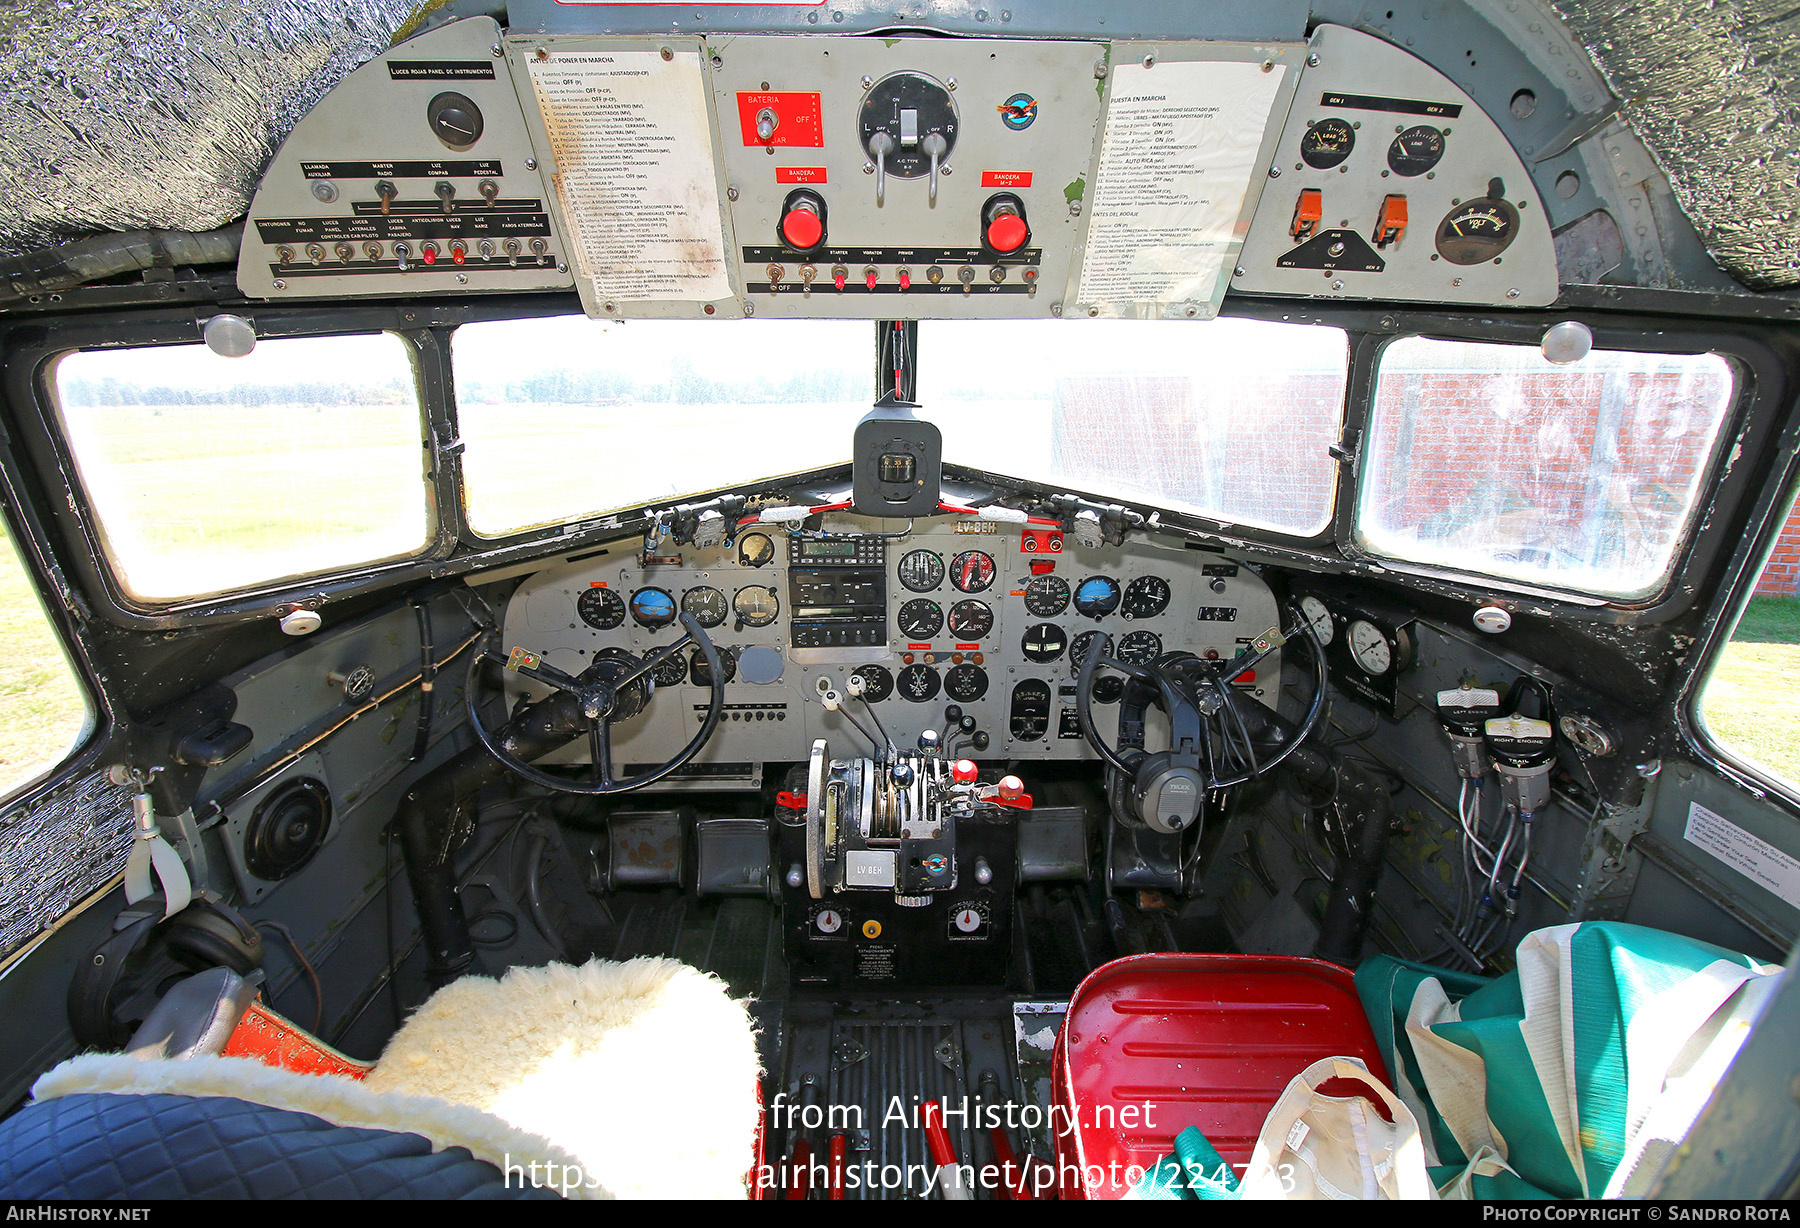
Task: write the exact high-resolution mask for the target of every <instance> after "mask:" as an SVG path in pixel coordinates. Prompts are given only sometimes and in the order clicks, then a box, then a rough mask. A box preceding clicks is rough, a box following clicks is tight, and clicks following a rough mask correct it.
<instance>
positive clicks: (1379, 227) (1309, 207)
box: [1288, 188, 1406, 248]
mask: <svg viewBox="0 0 1800 1228" xmlns="http://www.w3.org/2000/svg"><path fill="white" fill-rule="evenodd" d="M1324 216H1325V193H1324V190H1323V189H1321V188H1302V189H1301V190H1300V196H1299V198H1298V199H1297V200H1295V202H1294V217H1293V220H1292V221H1291V222H1289V223H1288V234H1289V235H1290V236H1292V237H1293V239H1294V241H1295V242H1296V243H1299V242H1303V241H1305V240H1307V239H1310V238H1312V237H1313V236H1314V235H1316V234H1318V233H1319V227H1320V225H1321V220H1322V219H1323V217H1324ZM1405 236H1406V197H1405V196H1403V195H1399V194H1394V195H1389V196H1385V197H1383V198H1382V201H1381V207H1380V208H1379V209H1377V210H1376V211H1375V229H1374V231H1373V232H1372V233H1371V234H1370V235H1369V239H1370V241H1371V242H1373V243H1374V244H1375V246H1376V247H1377V248H1385V247H1387V246H1388V245H1389V244H1391V243H1398V242H1399V241H1400V240H1401V239H1403V238H1404V237H1405Z"/></svg>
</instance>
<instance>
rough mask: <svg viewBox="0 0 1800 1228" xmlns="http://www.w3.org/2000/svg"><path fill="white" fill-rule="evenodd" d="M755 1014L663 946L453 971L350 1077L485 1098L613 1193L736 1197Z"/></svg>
mask: <svg viewBox="0 0 1800 1228" xmlns="http://www.w3.org/2000/svg"><path fill="white" fill-rule="evenodd" d="M759 1074H760V1069H759V1064H758V1059H757V1053H756V1035H755V1029H754V1027H753V1026H752V1024H751V1021H750V1016H749V1013H748V1012H747V1011H746V1010H745V1009H744V1007H743V1005H742V1004H741V1003H738V1002H734V1001H732V1000H731V997H730V995H729V994H728V993H727V992H726V988H725V986H724V984H723V983H722V982H720V981H719V980H717V979H716V978H714V977H712V976H709V975H707V974H705V973H703V972H700V971H698V970H696V969H694V968H690V967H688V966H687V965H686V964H683V963H681V962H679V961H677V960H673V959H656V958H646V959H634V960H629V961H627V962H624V963H610V962H604V961H598V960H596V961H594V962H592V963H588V964H584V965H582V966H581V967H579V968H576V967H570V966H569V965H567V964H551V965H550V966H549V967H546V968H514V969H511V970H510V971H508V972H507V973H506V974H505V975H504V976H502V977H501V978H500V979H499V980H497V981H496V980H492V979H490V978H487V977H474V976H470V977H463V978H462V979H461V980H458V981H456V982H454V983H452V984H450V985H448V986H446V987H444V988H443V989H440V990H439V991H438V992H437V993H435V994H433V995H432V996H431V998H430V999H429V1000H427V1001H426V1003H425V1004H424V1005H423V1006H421V1007H420V1008H419V1010H418V1012H417V1013H416V1014H414V1015H413V1017H412V1018H411V1019H409V1020H407V1021H406V1023H405V1025H404V1026H402V1027H401V1029H400V1030H399V1031H398V1032H396V1033H395V1034H394V1037H393V1039H392V1040H391V1041H390V1042H389V1043H388V1046H387V1049H386V1050H385V1051H384V1052H383V1053H382V1055H381V1060H380V1061H379V1062H377V1063H376V1066H375V1069H374V1070H373V1071H371V1072H370V1073H369V1076H368V1078H367V1080H366V1081H365V1086H367V1087H369V1088H370V1089H371V1090H374V1091H381V1092H398V1093H401V1094H403V1095H408V1096H428V1097H435V1098H436V1099H439V1100H445V1101H449V1102H450V1103H452V1104H460V1105H468V1106H470V1107H472V1108H477V1109H481V1110H484V1111H485V1112H488V1113H491V1114H493V1115H494V1116H496V1117H498V1118H500V1119H501V1120H502V1121H504V1122H506V1123H507V1124H509V1125H511V1126H513V1127H515V1128H517V1129H519V1130H523V1131H526V1132H528V1133H531V1134H535V1135H539V1136H541V1137H543V1138H545V1139H548V1140H551V1141H552V1142H553V1143H554V1144H555V1145H556V1146H557V1147H558V1148H560V1149H561V1150H563V1151H566V1152H568V1153H569V1154H570V1155H572V1156H574V1157H575V1159H576V1161H577V1162H579V1163H580V1164H581V1166H582V1169H583V1175H584V1176H585V1178H586V1179H587V1180H589V1181H592V1182H595V1183H597V1184H598V1186H599V1187H600V1188H603V1189H607V1190H610V1191H611V1192H612V1193H613V1194H614V1195H615V1196H616V1197H620V1198H743V1197H745V1194H746V1187H745V1178H746V1176H747V1174H748V1173H749V1170H750V1167H751V1164H752V1160H753V1156H754V1150H755V1139H756V1127H757V1121H758V1118H759V1115H760V1109H759V1108H758V1103H757V1099H758V1097H757V1079H758V1076H759Z"/></svg>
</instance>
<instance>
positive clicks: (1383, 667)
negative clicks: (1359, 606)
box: [1348, 618, 1394, 675]
mask: <svg viewBox="0 0 1800 1228" xmlns="http://www.w3.org/2000/svg"><path fill="white" fill-rule="evenodd" d="M1348 642H1349V645H1350V659H1351V660H1352V661H1355V662H1356V667H1357V668H1358V669H1360V670H1362V672H1363V673H1365V674H1370V675H1378V674H1385V673H1387V672H1388V671H1389V670H1390V669H1392V668H1394V650H1393V646H1392V645H1391V644H1389V643H1388V638H1387V636H1385V635H1383V634H1382V632H1381V628H1380V627H1377V626H1376V625H1375V624H1374V623H1372V622H1369V621H1368V620H1367V619H1363V618H1358V619H1356V620H1354V621H1353V622H1351V624H1350V628H1349V631H1348Z"/></svg>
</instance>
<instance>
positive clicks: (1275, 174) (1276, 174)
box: [1269, 166, 1281, 179]
mask: <svg viewBox="0 0 1800 1228" xmlns="http://www.w3.org/2000/svg"><path fill="white" fill-rule="evenodd" d="M1269 178H1271V179H1279V178H1281V168H1280V167H1279V166H1271V167H1270V168H1269Z"/></svg>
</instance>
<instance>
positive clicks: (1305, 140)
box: [1300, 115, 1356, 171]
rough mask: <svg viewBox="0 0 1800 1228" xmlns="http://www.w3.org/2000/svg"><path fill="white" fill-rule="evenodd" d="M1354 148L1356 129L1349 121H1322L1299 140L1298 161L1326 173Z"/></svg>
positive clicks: (1333, 119)
mask: <svg viewBox="0 0 1800 1228" xmlns="http://www.w3.org/2000/svg"><path fill="white" fill-rule="evenodd" d="M1355 148H1356V129H1354V128H1352V127H1351V126H1350V124H1349V121H1347V120H1342V119H1339V118H1337V117H1336V116H1335V115H1334V116H1332V117H1331V118H1330V119H1322V120H1320V121H1319V122H1318V123H1316V124H1314V125H1313V126H1312V127H1310V128H1308V129H1307V130H1306V135H1305V136H1303V137H1301V138H1300V160H1301V161H1302V162H1304V163H1306V164H1307V165H1308V166H1310V167H1312V168H1313V169H1314V170H1315V171H1328V170H1330V169H1331V168H1332V167H1334V166H1336V165H1337V164H1338V163H1340V162H1342V161H1343V160H1344V159H1345V158H1348V157H1349V156H1350V151H1351V150H1352V149H1355Z"/></svg>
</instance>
